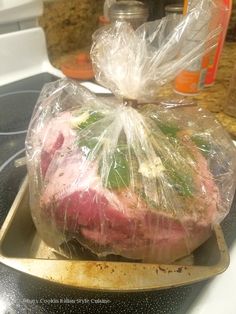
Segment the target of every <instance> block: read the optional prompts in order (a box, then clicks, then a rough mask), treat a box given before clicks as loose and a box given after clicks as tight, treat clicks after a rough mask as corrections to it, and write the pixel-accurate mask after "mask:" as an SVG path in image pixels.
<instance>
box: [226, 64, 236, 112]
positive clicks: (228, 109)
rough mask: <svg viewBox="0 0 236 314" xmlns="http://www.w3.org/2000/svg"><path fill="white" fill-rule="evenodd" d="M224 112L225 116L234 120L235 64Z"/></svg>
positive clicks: (235, 110)
mask: <svg viewBox="0 0 236 314" xmlns="http://www.w3.org/2000/svg"><path fill="white" fill-rule="evenodd" d="M224 112H225V113H226V114H227V115H229V116H232V117H235V118H236V63H235V66H234V70H233V75H232V78H231V81H230V85H229V90H228V96H227V100H226V103H225V106H224Z"/></svg>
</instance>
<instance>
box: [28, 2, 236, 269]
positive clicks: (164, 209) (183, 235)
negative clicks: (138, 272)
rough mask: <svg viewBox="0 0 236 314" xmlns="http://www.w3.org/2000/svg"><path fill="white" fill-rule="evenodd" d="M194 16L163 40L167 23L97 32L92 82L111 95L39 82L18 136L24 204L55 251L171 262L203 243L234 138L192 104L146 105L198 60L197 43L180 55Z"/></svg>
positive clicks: (221, 194) (231, 161) (225, 188)
mask: <svg viewBox="0 0 236 314" xmlns="http://www.w3.org/2000/svg"><path fill="white" fill-rule="evenodd" d="M200 10H203V9H202V7H200V8H198V10H197V9H194V10H193V11H192V12H194V13H192V12H190V14H189V15H188V16H187V17H186V18H185V19H183V20H182V22H181V23H180V24H179V25H178V26H177V27H176V28H175V30H174V31H173V32H172V33H171V34H169V35H167V36H166V35H165V36H164V35H163V34H164V33H163V31H165V30H166V27H167V25H168V23H167V20H166V19H163V20H161V21H158V22H151V23H147V24H145V25H143V26H142V27H141V28H140V29H138V30H137V31H133V29H132V28H131V27H130V26H129V25H128V24H125V23H117V24H114V25H112V26H109V27H106V28H104V29H103V31H101V32H99V33H96V34H95V36H94V40H95V42H94V45H93V48H92V58H93V62H94V64H95V65H96V75H97V78H98V79H99V81H100V83H103V85H104V86H106V87H108V88H110V89H111V90H112V91H113V92H114V93H115V94H116V96H117V97H104V98H101V97H97V96H95V95H93V94H92V93H90V92H89V91H88V90H87V89H85V88H84V87H82V86H81V85H80V84H78V83H76V82H75V81H71V80H68V79H62V80H59V81H57V82H53V83H50V84H47V85H45V87H44V89H43V91H42V93H41V95H40V98H39V100H38V103H37V105H36V108H35V111H34V113H33V117H32V119H31V123H30V126H29V130H28V134H27V139H26V154H27V166H28V173H29V179H30V204H31V209H32V217H33V219H34V222H35V225H36V227H37V230H38V232H39V234H40V236H41V237H42V239H43V240H44V241H45V242H46V243H47V244H48V245H50V246H51V247H53V248H54V249H55V250H57V251H58V252H60V253H62V254H63V255H66V256H67V257H70V258H84V255H83V254H84V253H85V252H86V254H88V255H86V258H87V256H89V258H93V259H94V258H99V259H110V258H111V256H112V258H113V260H117V259H119V258H118V256H121V257H122V258H123V259H128V260H135V261H136V260H137V261H144V262H159V263H170V262H173V261H175V260H177V259H179V258H181V257H184V256H186V255H188V254H190V253H191V252H192V251H193V250H194V249H196V248H197V247H198V246H200V245H201V244H202V243H203V242H204V241H206V239H208V237H209V236H210V234H211V231H212V227H213V225H214V224H215V223H219V222H221V221H222V220H223V219H224V217H225V216H226V215H227V213H228V212H229V209H230V206H231V203H232V198H233V195H234V192H235V183H236V182H235V177H236V176H235V173H236V164H235V162H236V161H235V148H234V146H233V144H232V141H231V139H230V137H229V136H228V135H227V133H226V132H225V131H224V130H223V128H222V127H221V126H220V124H219V123H218V122H217V121H216V120H215V119H214V118H213V117H212V115H211V114H209V113H208V112H207V111H205V110H203V109H201V108H198V107H197V106H191V105H189V106H184V105H181V104H180V105H179V104H173V103H171V104H170V103H168V99H167V100H166V101H165V102H162V105H155V104H152V103H151V102H150V99H151V100H154V97H155V94H157V92H158V87H160V86H162V85H163V84H164V83H165V82H169V80H171V79H172V78H173V76H174V71H175V72H177V71H178V69H181V66H184V65H186V62H191V60H193V58H197V57H198V56H199V55H200V52H199V51H198V49H199V48H198V47H195V50H194V52H193V51H189V52H188V53H187V54H186V55H184V56H183V55H182V54H181V51H183V50H182V45H183V44H184V41H185V38H186V34H187V32H188V31H189V29H188V27H189V25H190V24H191V23H192V22H193V19H194V18H196V16H201V14H200V12H202V11H200ZM154 25H156V26H157V28H156V30H155V32H153V26H154ZM157 30H158V31H157ZM215 32H218V30H215ZM210 37H211V38H213V37H212V35H210ZM207 42H208V45H209V41H207ZM154 43H155V45H154ZM204 43H206V40H205V41H204ZM204 43H202V44H203V45H204ZM109 49H110V50H109ZM122 56H123V57H122ZM122 58H123V59H122ZM173 69H174V70H173ZM108 79H109V80H108ZM121 98H126V99H127V101H126V102H123V99H121ZM130 99H131V100H132V101H130ZM134 100H135V101H136V102H135V103H136V107H135V108H133V107H132V106H129V105H128V104H133V103H134ZM144 103H145V104H144Z"/></svg>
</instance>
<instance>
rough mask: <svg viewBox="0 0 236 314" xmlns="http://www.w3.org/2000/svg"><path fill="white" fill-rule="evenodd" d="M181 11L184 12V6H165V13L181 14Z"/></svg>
mask: <svg viewBox="0 0 236 314" xmlns="http://www.w3.org/2000/svg"><path fill="white" fill-rule="evenodd" d="M183 11H184V6H183V5H181V4H169V5H167V6H165V12H166V13H177V14H183Z"/></svg>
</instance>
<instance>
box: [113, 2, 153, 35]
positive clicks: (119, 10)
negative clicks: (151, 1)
mask: <svg viewBox="0 0 236 314" xmlns="http://www.w3.org/2000/svg"><path fill="white" fill-rule="evenodd" d="M148 15H149V14H148V7H147V5H146V4H144V3H143V2H140V1H127V0H126V1H118V2H115V3H113V4H112V5H111V7H110V8H109V11H108V16H109V19H110V21H111V22H115V21H121V22H122V21H125V22H128V23H130V24H131V25H132V26H133V28H134V29H136V28H138V27H139V26H140V25H142V24H143V23H145V22H146V21H147V20H148Z"/></svg>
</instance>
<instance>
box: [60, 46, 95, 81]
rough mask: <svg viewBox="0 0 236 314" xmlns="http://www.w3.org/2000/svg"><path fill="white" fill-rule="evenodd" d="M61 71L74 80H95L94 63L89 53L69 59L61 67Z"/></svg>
mask: <svg viewBox="0 0 236 314" xmlns="http://www.w3.org/2000/svg"><path fill="white" fill-rule="evenodd" d="M61 71H62V72H63V73H64V74H65V75H66V76H68V77H70V78H73V79H79V80H91V79H93V78H94V72H93V67H92V62H91V60H90V56H89V53H87V52H80V53H78V54H77V55H76V56H72V57H69V58H68V59H67V60H66V61H65V62H64V63H63V64H62V65H61Z"/></svg>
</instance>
